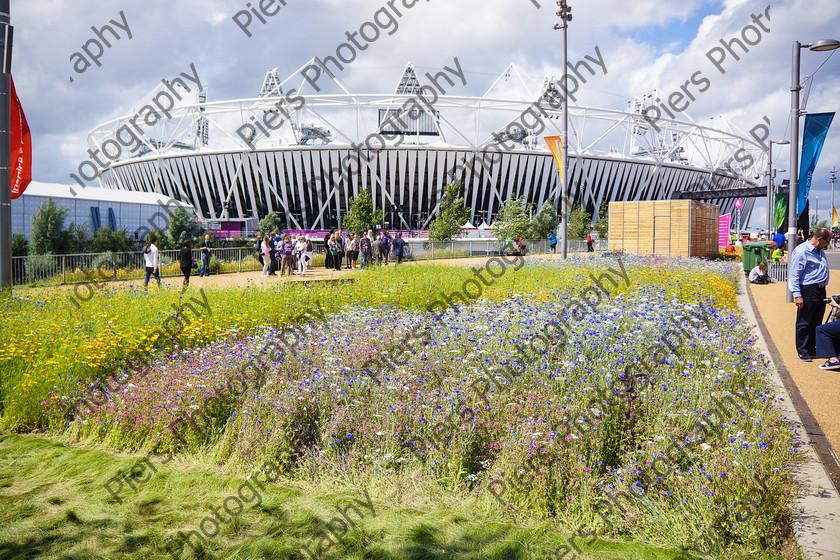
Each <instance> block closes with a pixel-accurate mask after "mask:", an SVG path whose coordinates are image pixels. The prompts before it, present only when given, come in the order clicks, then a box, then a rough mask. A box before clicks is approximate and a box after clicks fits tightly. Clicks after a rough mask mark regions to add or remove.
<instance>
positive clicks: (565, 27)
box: [554, 0, 572, 259]
mask: <svg viewBox="0 0 840 560" xmlns="http://www.w3.org/2000/svg"><path fill="white" fill-rule="evenodd" d="M557 5H558V6H559V7H560V9H559V10H557V15H558V16H559V17H560V19H561V20H563V23H555V24H554V29H555V30H557V29H559V30H561V31H562V32H563V87H561V88H560V89H561V90H563V126H562V129H561V133H562V138H561V141H562V144H563V151H562V154H561V158H562V160H561V165H560V174H561V175H562V177H561V178H560V180H561V193H560V219H561V220H562V222H563V227H562V228H561V229H560V243H561V245H560V246H561V251H560V253H561V255H560V256H561V257H562V258H563V259H566V258H568V256H569V155H568V152H569V91H568V88H567V86H568V83H569V53H568V50H569V48H568V47H569V42H568V39H569V33H568V31H569V22H570V21H572V7H571V6H569V5H568V3H567V1H566V0H557Z"/></svg>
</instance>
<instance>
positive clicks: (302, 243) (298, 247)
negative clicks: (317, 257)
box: [295, 235, 306, 274]
mask: <svg viewBox="0 0 840 560" xmlns="http://www.w3.org/2000/svg"><path fill="white" fill-rule="evenodd" d="M295 256H296V257H297V263H298V274H306V240H305V239H304V238H303V236H302V235H300V236H298V239H297V243H295Z"/></svg>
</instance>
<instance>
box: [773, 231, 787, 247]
mask: <svg viewBox="0 0 840 560" xmlns="http://www.w3.org/2000/svg"><path fill="white" fill-rule="evenodd" d="M773 243H775V244H776V249H784V248H785V245H786V244H787V238H786V237H785V234H784V233H782V230H779V231H778V232H777V233H776V235H774V236H773Z"/></svg>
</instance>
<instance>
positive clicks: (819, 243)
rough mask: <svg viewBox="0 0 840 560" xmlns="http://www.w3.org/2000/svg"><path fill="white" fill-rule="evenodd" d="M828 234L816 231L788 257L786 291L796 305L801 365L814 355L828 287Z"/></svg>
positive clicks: (820, 229) (797, 336)
mask: <svg viewBox="0 0 840 560" xmlns="http://www.w3.org/2000/svg"><path fill="white" fill-rule="evenodd" d="M830 241H831V232H830V231H829V230H828V229H827V228H819V229H818V230H816V231H815V232H814V236H813V237H812V238H811V239H809V240H808V241H806V242H804V243H802V244H801V245H797V246H796V249H794V250H793V252H791V254H790V261H789V262H790V274H789V276H788V289H790V292H791V294H793V301H794V303H796V308H797V309H796V351H797V352H798V353H799V359H800V360H802V361H803V362H811V361H813V359H814V357H815V356H816V355H817V337H816V330H817V327H818V326H819V325H820V323H822V318H823V313H825V301H824V300H825V287H826V285H827V284H828V260H827V259H826V257H825V248H826V247H828V244H829V242H830Z"/></svg>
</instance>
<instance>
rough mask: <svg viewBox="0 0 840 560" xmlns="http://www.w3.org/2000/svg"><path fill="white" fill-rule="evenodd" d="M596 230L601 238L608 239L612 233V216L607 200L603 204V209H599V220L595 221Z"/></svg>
mask: <svg viewBox="0 0 840 560" xmlns="http://www.w3.org/2000/svg"><path fill="white" fill-rule="evenodd" d="M595 231H596V232H598V237H600V238H601V239H606V238H607V236H608V235H609V234H610V216H609V208H608V205H607V203H606V202H603V203H602V204H601V209H600V210H599V211H598V221H597V222H595Z"/></svg>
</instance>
